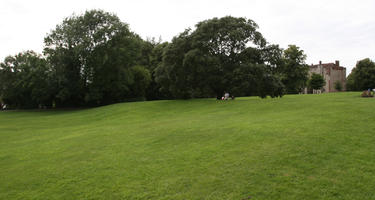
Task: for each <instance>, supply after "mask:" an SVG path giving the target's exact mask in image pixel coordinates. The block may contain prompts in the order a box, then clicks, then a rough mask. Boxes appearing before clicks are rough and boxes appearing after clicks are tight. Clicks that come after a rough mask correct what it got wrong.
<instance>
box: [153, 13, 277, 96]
mask: <svg viewBox="0 0 375 200" xmlns="http://www.w3.org/2000/svg"><path fill="white" fill-rule="evenodd" d="M257 29H258V26H257V24H256V23H255V22H254V21H252V20H247V19H245V18H235V17H231V16H227V17H223V18H213V19H210V20H205V21H202V22H199V23H198V24H197V25H196V29H195V30H190V29H187V30H186V31H185V32H183V33H181V34H180V35H179V36H177V37H175V38H174V39H173V40H172V42H171V43H170V44H169V45H168V47H167V48H166V49H165V52H164V57H163V64H162V65H161V66H159V67H158V69H156V81H157V82H158V83H159V84H161V85H162V89H163V90H165V91H169V92H171V93H172V94H173V95H174V96H175V97H176V98H192V97H212V96H221V95H222V94H223V92H224V91H231V90H232V91H235V88H236V90H237V91H238V88H239V87H238V86H236V85H234V84H235V82H236V81H235V77H234V73H233V72H234V70H236V69H238V68H240V66H241V65H245V66H250V67H252V66H254V65H246V64H260V66H261V67H266V68H268V67H270V65H266V64H268V63H271V62H272V63H276V62H273V61H272V59H269V57H268V56H269V55H274V54H273V53H272V52H271V51H270V50H274V48H269V49H267V46H266V45H267V43H266V40H265V39H264V38H263V36H262V34H261V33H260V32H258V31H257ZM272 47H275V46H272ZM266 62H267V63H266ZM263 64H264V65H263ZM260 66H258V67H260ZM245 71H246V70H245ZM250 71H253V70H248V71H247V72H250ZM262 72H263V73H271V71H270V70H262ZM237 81H238V80H237ZM251 87H252V86H251ZM254 87H255V85H254ZM247 88H248V87H247ZM243 89H244V88H243Z"/></svg>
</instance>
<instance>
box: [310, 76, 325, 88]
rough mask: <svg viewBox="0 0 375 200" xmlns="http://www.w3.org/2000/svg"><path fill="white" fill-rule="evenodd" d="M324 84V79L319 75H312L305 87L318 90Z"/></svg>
mask: <svg viewBox="0 0 375 200" xmlns="http://www.w3.org/2000/svg"><path fill="white" fill-rule="evenodd" d="M325 84H326V81H325V80H324V77H323V76H322V75H320V74H316V73H312V74H311V77H310V79H309V80H308V82H307V86H308V87H309V88H310V89H314V90H320V89H322V87H323V86H324V85H325Z"/></svg>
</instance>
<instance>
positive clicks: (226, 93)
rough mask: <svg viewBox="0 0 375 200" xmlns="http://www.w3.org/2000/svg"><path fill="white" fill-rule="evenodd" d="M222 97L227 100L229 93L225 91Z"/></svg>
mask: <svg viewBox="0 0 375 200" xmlns="http://www.w3.org/2000/svg"><path fill="white" fill-rule="evenodd" d="M224 99H225V100H228V99H229V93H228V92H225V94H224Z"/></svg>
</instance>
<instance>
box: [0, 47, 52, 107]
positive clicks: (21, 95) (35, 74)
mask: <svg viewBox="0 0 375 200" xmlns="http://www.w3.org/2000/svg"><path fill="white" fill-rule="evenodd" d="M53 79H54V77H52V74H51V70H50V67H49V65H48V63H47V62H46V60H45V59H44V58H42V57H41V55H38V54H37V53H35V52H33V51H26V52H22V53H19V54H17V55H15V56H8V57H6V58H5V60H4V62H2V63H1V64H0V97H1V99H2V101H3V102H4V103H6V104H8V105H9V106H10V107H13V108H38V107H40V106H51V105H52V101H53V96H54V92H55V91H54V88H53V85H52V83H53Z"/></svg>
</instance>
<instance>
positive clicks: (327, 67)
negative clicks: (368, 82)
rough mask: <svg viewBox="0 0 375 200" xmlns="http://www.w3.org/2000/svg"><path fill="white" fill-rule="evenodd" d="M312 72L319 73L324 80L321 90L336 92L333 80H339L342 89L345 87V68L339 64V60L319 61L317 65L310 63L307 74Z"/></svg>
mask: <svg viewBox="0 0 375 200" xmlns="http://www.w3.org/2000/svg"><path fill="white" fill-rule="evenodd" d="M312 73H316V74H320V75H322V76H323V77H324V79H325V80H326V85H325V86H323V89H322V92H337V90H336V89H335V82H337V81H339V82H340V83H341V85H342V90H343V91H345V89H346V68H345V67H341V66H340V62H339V61H338V60H336V62H335V63H325V64H322V61H319V64H317V65H311V66H310V69H309V75H311V74H312Z"/></svg>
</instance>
